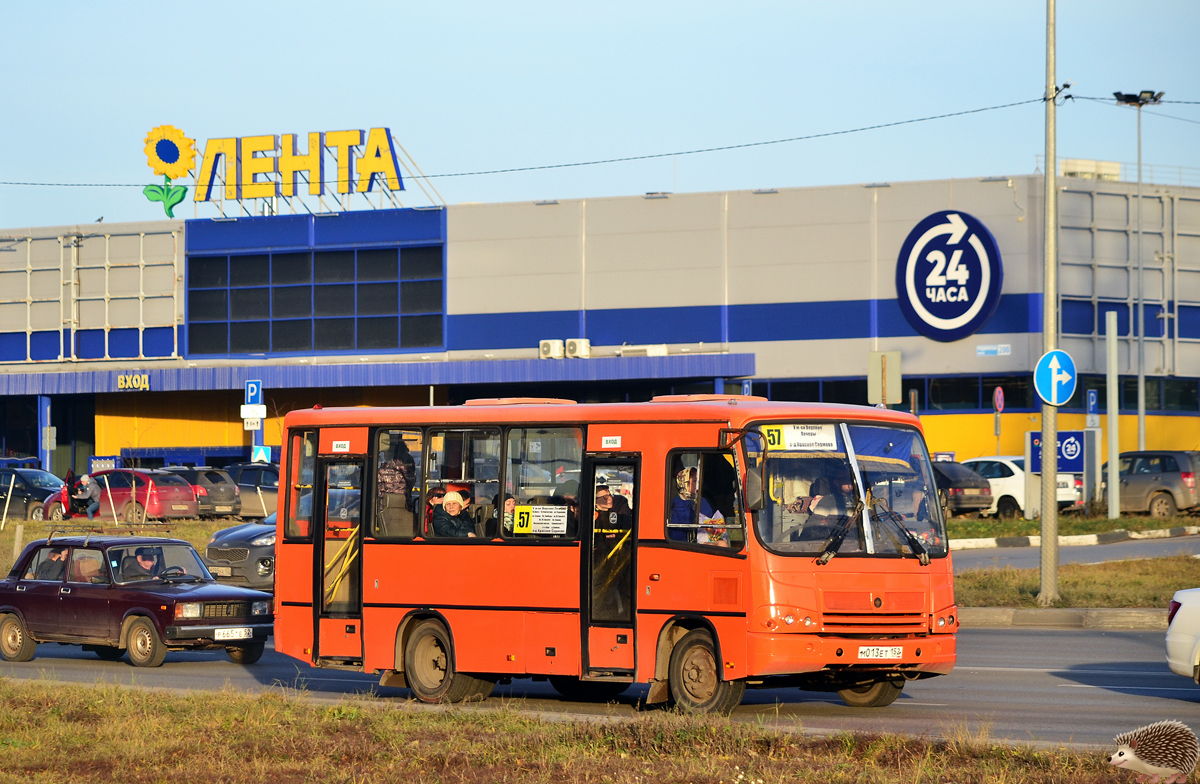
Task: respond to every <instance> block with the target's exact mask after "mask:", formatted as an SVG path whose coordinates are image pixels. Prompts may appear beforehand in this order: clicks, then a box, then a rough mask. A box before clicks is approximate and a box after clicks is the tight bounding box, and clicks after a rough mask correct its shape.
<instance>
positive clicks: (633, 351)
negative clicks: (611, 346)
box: [621, 343, 667, 357]
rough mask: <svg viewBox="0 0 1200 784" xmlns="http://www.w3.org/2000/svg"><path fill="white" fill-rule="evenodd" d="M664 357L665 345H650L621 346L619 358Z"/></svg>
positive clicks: (665, 353)
mask: <svg viewBox="0 0 1200 784" xmlns="http://www.w3.org/2000/svg"><path fill="white" fill-rule="evenodd" d="M666 355H667V344H666V343H652V344H650V345H648V346H621V356H623V357H665V356H666Z"/></svg>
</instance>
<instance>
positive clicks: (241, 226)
mask: <svg viewBox="0 0 1200 784" xmlns="http://www.w3.org/2000/svg"><path fill="white" fill-rule="evenodd" d="M311 222H312V216H310V215H271V216H266V217H260V218H224V219H212V220H189V221H185V222H184V232H183V236H184V237H185V238H186V242H185V248H186V250H187V252H188V253H203V252H218V251H225V252H228V251H233V250H265V249H276V248H305V247H308V242H309V237H310V229H309V227H310V225H311Z"/></svg>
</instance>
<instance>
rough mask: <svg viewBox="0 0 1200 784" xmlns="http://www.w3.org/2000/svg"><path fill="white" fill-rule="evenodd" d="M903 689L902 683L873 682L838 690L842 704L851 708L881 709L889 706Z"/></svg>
mask: <svg viewBox="0 0 1200 784" xmlns="http://www.w3.org/2000/svg"><path fill="white" fill-rule="evenodd" d="M903 689H904V681H887V680H884V681H875V682H874V683H867V684H863V685H860V686H850V687H848V688H845V689H839V690H838V696H839V697H841V698H842V702H844V703H846V704H847V705H849V706H850V707H851V708H882V707H884V706H886V705H891V704H892V703H893V702H895V701H896V698H897V697H899V696H900V692H901V691H902V690H903Z"/></svg>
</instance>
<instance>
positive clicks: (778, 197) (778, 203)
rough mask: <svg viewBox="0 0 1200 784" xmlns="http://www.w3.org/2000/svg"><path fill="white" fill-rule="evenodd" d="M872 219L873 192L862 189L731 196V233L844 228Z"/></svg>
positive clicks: (802, 190) (738, 194) (792, 189)
mask: <svg viewBox="0 0 1200 784" xmlns="http://www.w3.org/2000/svg"><path fill="white" fill-rule="evenodd" d="M870 219H871V199H870V192H869V190H868V189H866V188H861V187H858V186H852V185H851V186H841V187H836V188H788V189H783V190H780V191H778V192H777V193H752V192H748V191H732V192H730V193H729V230H730V232H731V233H732V232H734V231H740V230H745V229H772V228H778V227H782V226H844V225H855V224H862V223H866V222H868V221H870Z"/></svg>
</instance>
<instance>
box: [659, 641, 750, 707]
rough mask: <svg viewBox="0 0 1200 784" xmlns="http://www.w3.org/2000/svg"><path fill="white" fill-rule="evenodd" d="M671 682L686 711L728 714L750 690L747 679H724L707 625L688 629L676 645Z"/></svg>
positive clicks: (668, 676)
mask: <svg viewBox="0 0 1200 784" xmlns="http://www.w3.org/2000/svg"><path fill="white" fill-rule="evenodd" d="M667 683H668V685H669V686H670V688H671V698H672V699H673V700H674V701H675V707H677V708H679V709H680V710H681V711H683V712H684V713H722V714H728V713H729V712H730V711H732V710H733V709H734V708H736V707H737V706H738V705H739V704H741V702H742V695H743V694H745V693H746V684H745V682H743V681H723V680H721V670H720V668H719V667H718V666H717V655H716V652H715V651H714V649H713V642H712V637H711V636H710V635H709V633H708V632H707V631H705V630H704V629H696V630H694V631H690V632H688V633H687V634H686V635H684V637H683V639H682V640H680V641H679V642H678V643H677V644H676V645H675V648H674V650H672V651H671V664H670V667H669V669H668V675H667Z"/></svg>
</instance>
